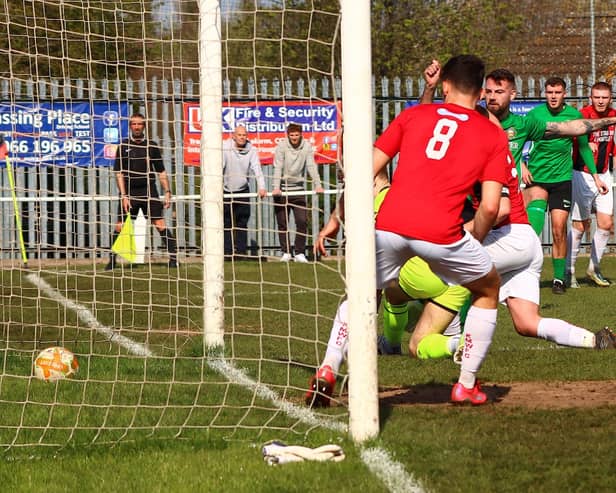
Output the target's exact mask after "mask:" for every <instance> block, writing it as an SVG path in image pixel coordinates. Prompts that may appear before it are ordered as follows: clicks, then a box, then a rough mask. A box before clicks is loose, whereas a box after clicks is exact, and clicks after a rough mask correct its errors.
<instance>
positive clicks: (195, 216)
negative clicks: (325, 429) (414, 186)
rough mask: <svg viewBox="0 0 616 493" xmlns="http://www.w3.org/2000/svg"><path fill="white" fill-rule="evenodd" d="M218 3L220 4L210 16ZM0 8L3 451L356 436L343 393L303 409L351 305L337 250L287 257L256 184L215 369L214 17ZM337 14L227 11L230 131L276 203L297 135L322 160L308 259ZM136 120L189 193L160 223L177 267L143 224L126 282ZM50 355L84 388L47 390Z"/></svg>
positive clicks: (229, 7) (63, 4) (227, 7)
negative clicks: (202, 27) (211, 273)
mask: <svg viewBox="0 0 616 493" xmlns="http://www.w3.org/2000/svg"><path fill="white" fill-rule="evenodd" d="M208 3H209V4H210V5H211V4H212V3H216V2H201V4H208ZM1 5H2V8H1V9H0V59H1V60H3V64H2V66H0V72H1V74H2V77H1V80H0V96H1V97H0V125H2V127H1V130H0V131H1V132H2V134H3V137H4V141H5V146H6V147H5V148H6V150H7V151H8V157H7V158H6V159H3V161H2V163H1V164H0V166H2V168H0V172H1V173H0V175H1V176H0V200H1V202H0V208H1V212H2V215H1V218H2V219H1V220H2V229H1V232H0V235H1V238H2V242H1V251H0V255H1V258H0V285H1V289H2V295H1V296H2V308H1V321H0V323H1V330H2V332H1V337H0V364H1V365H2V369H1V372H0V415H1V416H2V419H1V420H0V447H2V448H4V449H9V450H15V449H16V448H19V447H31V446H48V447H57V446H64V445H66V444H68V443H73V444H89V443H114V442H117V441H120V440H127V439H131V440H138V439H141V438H144V437H149V436H153V437H157V438H170V437H192V436H198V435H199V434H202V433H203V432H204V431H205V432H208V433H210V432H212V431H216V430H220V431H221V432H222V433H225V434H227V435H232V436H233V437H238V438H242V437H253V436H255V435H257V436H263V435H266V434H267V433H271V432H272V431H273V432H275V433H280V432H285V433H292V434H295V433H297V434H305V433H307V432H308V431H310V430H311V429H312V428H313V427H315V426H318V425H323V424H324V423H325V424H326V425H327V426H330V427H333V428H338V429H341V430H342V429H344V428H345V426H346V425H345V423H346V420H347V418H348V416H347V414H348V413H347V409H346V405H345V403H344V399H341V398H340V394H338V393H337V394H336V396H335V397H336V398H335V399H334V402H333V404H334V405H333V407H332V408H331V409H330V410H328V411H324V412H322V413H314V412H312V411H308V410H307V408H306V406H305V405H304V394H305V392H306V389H307V385H308V381H309V379H310V377H311V376H312V375H313V374H314V372H315V368H316V367H317V366H318V364H319V362H320V359H321V358H322V356H323V353H324V351H325V345H326V343H327V340H328V337H329V330H330V327H331V321H332V318H333V315H334V313H335V311H336V306H337V305H338V303H339V302H340V300H341V298H342V297H343V296H344V290H345V289H344V273H343V269H342V263H341V260H339V259H340V258H341V254H342V246H341V243H338V245H335V244H333V243H330V246H331V247H332V250H331V251H330V253H331V259H330V260H328V261H326V262H310V263H306V264H304V263H299V262H289V263H285V262H280V252H279V250H280V247H279V240H278V235H277V226H276V222H275V219H274V210H273V202H272V198H271V196H268V197H266V198H263V199H258V198H257V195H256V193H255V192H256V188H255V181H254V180H253V179H251V180H250V183H251V191H250V192H249V193H248V194H247V195H246V198H245V200H247V201H249V203H250V208H251V218H250V221H249V224H248V245H249V246H248V251H247V252H246V255H247V256H248V259H246V258H231V259H229V260H230V261H228V262H225V269H224V271H225V281H224V287H225V290H224V295H225V296H224V318H225V325H224V331H225V333H224V342H225V345H224V358H220V357H215V358H213V357H208V351H207V348H206V347H205V344H204V339H203V331H204V324H206V323H207V314H205V315H204V313H203V312H204V309H203V306H204V302H203V299H204V289H207V287H206V286H205V285H204V283H203V269H204V267H205V263H204V258H203V255H202V237H201V233H202V228H201V223H200V222H201V213H200V210H201V203H200V192H201V188H200V187H201V180H200V170H199V166H198V164H199V163H198V139H199V133H198V131H199V128H198V127H199V121H198V118H199V115H198V110H197V108H198V103H199V101H198V94H199V78H198V69H199V58H198V53H199V41H198V35H199V15H200V9H199V2H196V1H187V0H169V1H163V0H152V1H146V0H134V1H117V2H107V1H86V0H82V1H79V0H64V1H47V0H41V1H20V2H12V1H4V2H2V3H1ZM338 10H339V5H338V2H319V1H293V2H282V1H237V0H236V1H231V0H228V1H222V2H220V6H219V13H220V16H221V27H222V30H221V34H222V53H223V73H222V74H221V77H222V80H223V90H224V98H223V115H222V118H223V120H222V122H223V132H224V136H225V137H229V136H230V132H231V131H232V130H233V126H234V125H236V124H238V123H243V124H245V125H246V126H247V128H248V134H249V138H250V139H251V140H252V142H253V144H254V145H256V146H257V147H259V150H260V156H261V160H262V162H263V166H262V169H263V173H264V175H265V179H266V186H267V190H268V192H271V190H272V176H273V171H272V166H271V164H270V163H271V158H272V156H273V147H274V145H275V143H276V139H280V138H284V128H285V126H286V125H287V124H288V123H290V122H299V123H300V124H301V125H302V127H303V128H304V130H305V132H304V137H305V138H306V139H310V140H311V142H312V143H313V146H314V148H315V149H316V151H315V155H316V156H317V158H321V159H320V163H319V164H318V169H319V172H320V174H321V179H322V181H323V186H324V188H325V191H326V193H325V194H318V195H317V194H313V193H312V192H311V191H310V190H312V187H311V185H308V187H307V188H308V192H307V194H306V199H307V204H308V205H307V207H308V233H307V243H308V248H307V250H306V254H307V255H308V257H309V259H311V260H312V254H311V247H312V244H313V239H314V238H315V237H316V232H318V230H319V229H320V227H321V226H322V225H323V223H324V221H327V219H328V218H329V214H330V213H331V210H332V208H333V205H334V203H335V200H336V196H337V195H336V191H337V187H338V179H337V172H336V164H335V162H336V154H337V152H336V147H337V140H336V132H337V131H338V129H339V122H340V107H339V106H337V105H336V104H337V102H338V97H339V94H338V93H339V90H338V89H337V87H338V85H339V80H338V78H337V77H338V76H339V38H338V30H339V29H338V28H339V12H338ZM272 112H273V113H275V115H274V116H273V117H272V115H271V113H272ZM133 113H141V114H143V115H144V117H145V122H146V135H147V138H148V139H151V140H152V141H155V142H156V143H157V144H158V146H159V148H160V150H161V154H162V161H163V163H164V167H165V172H166V174H167V176H168V179H169V186H170V188H171V191H172V193H173V200H172V203H171V207H169V208H168V209H167V208H165V209H163V218H164V221H165V224H166V228H167V229H168V231H170V232H171V233H172V234H173V236H174V238H175V240H176V244H177V261H178V263H179V266H178V267H174V266H172V265H171V266H170V264H169V260H170V258H171V259H173V252H171V254H172V256H171V257H170V256H169V255H170V253H169V250H170V248H168V247H169V243H168V241H166V240H165V238H164V235H163V236H161V235H160V234H159V232H158V231H157V228H156V227H154V226H153V224H152V222H150V221H147V220H146V221H141V220H140V219H138V220H136V221H134V222H135V223H136V224H135V235H134V238H135V239H136V240H138V241H136V243H138V247H137V250H138V254H137V257H138V259H137V261H136V262H134V263H129V262H128V261H126V260H124V259H122V258H121V257H117V262H116V265H115V268H114V269H112V270H106V269H105V266H106V265H107V263H108V261H109V259H110V255H111V246H112V238H113V234H114V230H115V227H116V222H117V221H119V220H121V218H122V216H123V214H122V213H121V212H120V211H119V202H120V201H119V194H118V190H117V185H116V175H115V172H114V169H113V165H114V160H115V153H116V151H117V147H118V144H119V142H120V141H121V139H125V138H127V137H128V133H129V126H128V121H129V117H130V115H131V114H133ZM330 113H331V114H330ZM332 122H334V123H333V124H332ZM191 132H196V133H193V134H191ZM191 139H192V140H191ZM195 142H196V149H197V150H195ZM195 156H196V157H195ZM195 159H197V162H195V161H194V160H195ZM268 159H269V161H268ZM317 160H319V159H317ZM154 178H155V180H156V183H157V184H156V189H157V191H158V193H159V194H160V195H161V197H163V196H164V190H163V185H162V184H161V182H160V181H159V179H158V178H159V177H158V174H157V173H156V174H155V177H154ZM152 198H153V199H154V198H155V197H152ZM221 212H222V208H221ZM138 228H141V229H138ZM294 229H295V225H294V223H293V221H291V223H290V230H291V232H293V231H294ZM137 231H139V232H140V233H137ZM291 237H292V238H293V233H292V234H291ZM205 241H206V242H207V238H205ZM171 250H173V248H171ZM296 253H300V252H296ZM337 259H338V260H337ZM50 346H63V347H65V348H67V349H69V350H70V351H72V352H73V353H74V354H75V355H76V357H77V359H78V361H79V371H78V373H77V374H76V375H75V377H74V378H72V379H66V380H59V381H56V382H44V381H41V380H38V379H36V378H35V377H34V371H33V365H34V361H35V358H36V356H37V354H38V353H39V352H40V351H41V350H43V349H44V348H47V347H50ZM343 369H344V367H343ZM343 377H344V375H341V377H340V379H339V384H338V387H340V384H341V382H342V379H343ZM337 390H338V389H337Z"/></svg>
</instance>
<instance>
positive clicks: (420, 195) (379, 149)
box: [373, 55, 510, 405]
mask: <svg viewBox="0 0 616 493" xmlns="http://www.w3.org/2000/svg"><path fill="white" fill-rule="evenodd" d="M484 74H485V65H484V63H483V61H482V60H481V59H479V58H478V57H476V56H473V55H459V56H456V57H454V58H452V59H450V60H449V61H448V62H447V63H446V64H445V65H444V66H443V68H442V74H441V79H442V85H443V94H444V97H445V103H444V104H426V105H419V106H415V107H412V108H408V109H406V110H404V111H403V112H402V113H400V115H398V116H397V117H396V119H394V121H393V122H392V123H391V124H390V125H389V127H387V129H385V131H384V132H383V134H382V135H381V136H380V137H379V138H378V139H377V141H376V143H375V146H374V155H373V161H374V173H375V176H377V175H378V174H379V173H380V172H381V171H382V170H383V169H384V167H385V166H386V164H387V163H388V162H389V161H390V160H391V159H392V158H393V157H394V156H396V155H398V154H399V161H398V166H397V168H396V170H395V172H394V175H393V179H392V186H391V189H390V190H389V193H388V194H387V197H386V198H385V200H384V202H383V205H382V206H381V209H380V211H379V214H378V216H377V220H376V260H377V286H378V287H379V288H386V287H388V286H389V285H392V284H393V285H395V283H396V282H397V278H398V273H399V271H400V268H401V267H402V265H403V264H404V263H405V262H406V261H407V260H408V259H409V258H411V257H413V256H415V255H417V256H419V257H421V258H423V259H424V260H425V261H426V262H427V263H428V264H429V265H430V268H431V269H432V270H433V271H434V273H435V274H436V275H438V276H439V277H441V278H442V279H443V280H444V281H445V282H447V283H452V284H460V285H463V286H465V287H466V288H468V289H469V291H471V293H472V296H473V302H472V306H471V308H470V309H469V312H468V316H467V320H466V326H465V327H466V333H465V344H464V349H463V352H464V358H463V362H462V367H461V370H460V377H459V380H458V383H457V384H456V385H454V387H453V389H452V394H451V400H452V402H455V403H462V402H471V403H472V404H475V405H479V404H483V403H485V402H486V401H487V396H486V394H485V393H484V392H482V391H481V388H480V386H479V383H478V382H477V379H476V373H477V371H478V370H479V368H480V367H481V364H482V363H483V360H484V358H485V356H486V354H487V351H488V349H489V347H490V344H491V342H492V335H493V333H494V329H495V326H496V306H497V302H498V286H499V276H498V274H497V273H496V270H495V269H494V266H493V265H492V260H491V259H490V257H489V255H488V254H487V252H486V251H485V249H484V248H483V247H482V246H481V244H480V241H482V240H483V239H484V238H485V236H486V234H487V233H488V231H489V230H490V229H491V227H492V224H494V220H495V219H496V216H497V214H498V207H499V202H500V194H501V190H502V187H503V184H505V183H507V176H506V169H507V168H506V165H507V161H508V159H510V158H509V150H508V143H507V138H506V136H505V134H504V133H503V132H502V130H500V129H499V128H497V127H496V126H495V125H493V124H492V123H490V122H489V121H488V120H486V119H485V118H484V117H482V116H481V115H479V113H477V112H476V111H475V106H476V104H477V101H478V100H479V97H480V95H481V92H482V86H483V77H484ZM468 156H473V159H468ZM477 181H480V182H481V188H482V201H481V203H480V205H479V207H478V210H477V214H476V216H475V222H474V225H473V229H472V232H471V233H470V234H469V233H468V232H464V230H463V228H462V215H461V214H462V209H463V207H464V203H465V200H466V196H467V195H468V194H469V193H470V192H472V189H473V185H474V184H475V182H477Z"/></svg>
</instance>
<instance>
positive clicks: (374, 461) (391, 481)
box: [26, 274, 424, 493]
mask: <svg viewBox="0 0 616 493" xmlns="http://www.w3.org/2000/svg"><path fill="white" fill-rule="evenodd" d="M26 279H28V281H30V282H31V283H32V284H34V285H35V286H36V287H37V288H38V289H40V290H41V291H42V292H44V293H45V294H47V296H49V297H50V298H51V299H53V300H55V301H56V302H58V303H60V304H61V305H63V306H64V307H66V308H68V309H70V310H73V311H74V312H75V313H76V314H77V316H78V317H79V319H80V320H82V321H83V322H85V323H86V324H88V326H89V327H91V328H93V329H94V330H96V331H97V332H99V333H100V334H103V335H104V336H105V337H107V339H108V340H109V341H111V342H114V343H116V344H118V345H119V346H121V347H123V348H124V349H126V350H127V351H129V352H130V353H132V354H135V355H138V356H145V357H150V356H154V353H153V352H152V351H150V350H149V349H148V348H147V347H146V346H145V345H143V344H140V343H138V342H136V341H133V340H132V339H130V338H128V337H125V336H123V335H121V334H117V333H116V332H115V331H114V330H113V329H111V328H109V327H107V326H105V325H103V324H101V323H100V322H99V321H98V320H97V319H96V317H95V316H94V315H93V314H92V312H90V310H88V309H87V308H86V307H85V306H83V305H80V304H79V303H76V302H74V301H72V300H70V299H68V298H66V297H65V296H63V295H62V294H60V293H59V292H58V291H57V290H56V289H54V288H53V287H52V286H51V285H50V284H48V283H47V282H46V281H45V280H44V279H42V278H40V277H39V276H37V275H35V274H28V275H27V276H26ZM208 364H209V366H210V367H211V368H212V369H214V370H215V371H218V372H219V373H221V374H223V375H224V376H225V377H226V378H227V379H228V380H229V381H231V382H234V383H238V384H240V385H243V386H244V387H247V388H250V389H253V390H255V391H256V392H257V394H258V395H259V397H262V398H264V399H268V400H270V401H272V402H273V403H274V404H275V405H276V407H278V408H279V409H280V410H282V411H284V412H285V413H287V414H288V415H289V416H291V417H294V418H297V419H299V420H300V421H302V422H304V423H307V424H310V425H314V426H322V427H324V428H327V429H330V430H333V431H337V432H340V433H347V432H348V427H347V425H346V424H345V423H341V422H339V421H333V420H325V419H322V418H319V417H318V416H317V415H316V414H315V413H314V412H313V411H312V410H311V409H308V408H304V407H299V406H296V405H295V404H292V403H290V402H288V401H285V400H284V399H281V398H280V397H279V396H278V395H277V394H276V392H274V391H273V390H272V389H270V388H269V387H268V386H267V385H263V384H261V383H259V382H256V381H254V380H253V379H251V378H250V377H249V376H247V375H246V373H244V372H243V371H242V370H240V369H238V368H235V367H234V366H232V365H230V364H229V363H227V361H225V360H223V359H213V360H208ZM361 458H362V461H363V462H364V463H365V464H366V465H367V466H368V469H370V471H371V472H372V473H373V474H375V475H376V476H377V477H378V478H379V479H380V480H381V481H383V483H384V484H385V485H386V486H387V488H388V489H389V491H391V492H392V493H398V492H400V493H402V492H411V493H423V491H424V490H423V489H422V488H421V486H420V485H419V484H418V483H417V482H416V481H415V479H414V478H413V476H412V475H409V474H407V473H406V471H405V470H404V466H403V465H402V464H400V463H398V462H396V461H395V460H393V459H392V458H391V456H390V455H389V453H388V452H387V451H386V450H384V449H382V448H375V447H373V448H369V449H362V450H361Z"/></svg>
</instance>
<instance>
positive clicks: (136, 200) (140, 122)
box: [105, 113, 178, 270]
mask: <svg viewBox="0 0 616 493" xmlns="http://www.w3.org/2000/svg"><path fill="white" fill-rule="evenodd" d="M129 126H130V137H129V138H128V139H125V140H124V141H122V143H121V144H120V146H119V147H118V153H117V155H116V160H115V163H114V166H113V169H114V171H115V174H116V181H117V184H118V190H119V191H120V213H119V216H120V221H118V223H116V227H115V232H114V234H113V238H112V244H113V243H114V242H115V240H116V238H117V237H118V235H119V233H120V231H121V229H122V218H123V216H124V215H126V214H128V213H130V215H131V219H135V218H136V217H137V214H139V209H141V210H142V211H143V215H144V216H145V217H146V218H149V220H150V221H151V222H152V224H153V225H154V226H155V227H156V229H157V230H158V232H159V233H160V236H161V238H162V239H163V241H164V242H165V245H166V247H167V251H168V252H169V267H172V268H175V267H177V266H178V263H177V255H176V251H177V248H176V241H175V237H174V236H173V233H171V231H170V230H169V229H167V225H166V224H165V219H164V218H163V208H165V209H167V208H169V207H170V206H171V188H170V187H169V178H168V177H167V172H166V171H165V166H164V164H163V159H162V156H161V153H160V148H159V147H158V144H157V143H156V142H153V141H150V140H148V139H146V138H145V117H144V116H143V115H142V114H140V113H135V114H134V115H132V116H131V117H130V123H129ZM156 176H158V179H159V181H160V185H161V187H162V189H163V197H162V200H161V197H160V196H159V194H158V189H157V187H156ZM115 266H116V255H115V254H114V253H112V254H111V257H110V259H109V263H108V264H107V266H106V267H105V270H112V269H113V268H115Z"/></svg>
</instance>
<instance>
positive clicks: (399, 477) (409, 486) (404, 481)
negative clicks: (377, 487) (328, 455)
mask: <svg viewBox="0 0 616 493" xmlns="http://www.w3.org/2000/svg"><path fill="white" fill-rule="evenodd" d="M361 459H362V460H363V461H364V464H366V465H367V466H368V469H370V471H371V472H372V473H373V474H375V475H376V477H378V478H379V479H380V480H381V481H383V483H385V486H386V487H387V489H388V490H389V491H391V492H392V493H423V492H424V491H425V490H424V489H423V487H422V486H421V483H419V482H418V481H416V480H415V478H413V475H412V474H411V475H409V474H408V473H407V472H406V471H405V470H404V466H403V465H402V464H400V463H399V462H396V461H395V460H393V459H392V458H391V456H390V455H389V452H387V451H386V450H384V449H382V448H380V447H371V448H365V449H362V450H361Z"/></svg>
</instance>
